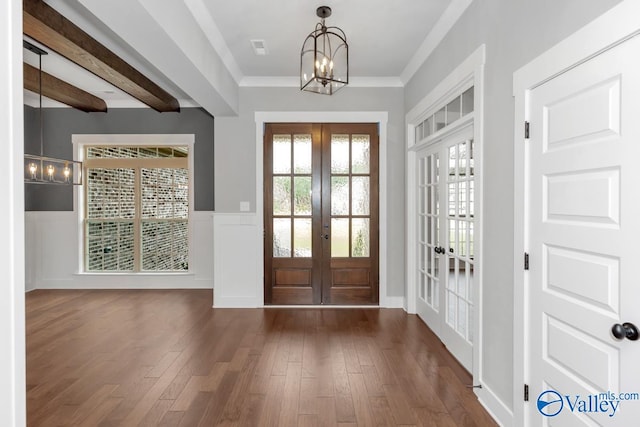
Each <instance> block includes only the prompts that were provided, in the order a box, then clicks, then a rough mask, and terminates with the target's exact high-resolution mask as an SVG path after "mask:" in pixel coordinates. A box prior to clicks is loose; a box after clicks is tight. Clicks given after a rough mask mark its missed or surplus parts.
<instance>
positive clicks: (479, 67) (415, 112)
mask: <svg viewBox="0 0 640 427" xmlns="http://www.w3.org/2000/svg"><path fill="white" fill-rule="evenodd" d="M485 62H486V47H485V45H484V44H483V45H481V46H480V47H478V48H477V49H476V50H475V51H474V52H473V53H472V54H471V55H469V56H468V57H467V58H466V59H465V60H464V61H463V62H462V63H461V64H460V65H459V66H458V67H456V68H455V69H454V70H453V71H452V72H451V73H449V74H448V75H447V77H445V78H444V79H443V80H442V81H441V82H440V83H439V84H438V85H437V86H436V87H435V88H434V89H433V90H432V91H431V92H430V93H429V94H427V96H425V97H424V98H423V99H422V100H420V102H418V104H417V105H416V106H415V107H414V108H412V109H411V111H409V112H408V113H407V114H406V116H405V123H406V128H405V129H406V133H407V137H406V138H407V161H406V165H407V172H406V173H407V175H406V180H407V205H406V209H407V211H406V221H407V242H406V244H407V247H406V254H407V266H406V267H407V270H406V280H407V294H406V299H407V305H406V309H407V312H409V313H416V303H417V300H416V298H417V274H416V272H417V266H416V260H417V256H418V255H417V234H416V233H417V230H416V222H417V218H416V217H417V215H416V212H417V211H416V206H417V200H416V192H417V185H418V182H417V171H416V158H417V156H416V151H417V150H419V149H421V148H424V147H426V146H428V145H431V144H436V143H437V142H439V141H441V140H442V139H444V138H445V137H447V136H448V135H451V134H452V133H453V132H456V131H458V130H460V129H462V128H463V127H465V126H469V125H470V124H472V125H473V138H474V145H475V156H476V159H475V187H474V189H475V203H476V207H475V229H474V233H475V236H474V237H475V241H476V246H475V249H474V250H475V266H474V267H475V272H476V275H477V280H476V289H475V295H474V307H475V310H474V319H473V324H474V332H473V336H474V344H473V368H472V372H471V374H472V376H473V384H481V385H482V388H474V392H475V393H476V395H477V396H478V399H479V400H480V401H481V403H482V404H483V405H484V406H485V407H486V408H487V409H488V410H489V411H490V412H491V413H493V414H496V415H498V414H502V413H503V412H508V411H509V409H508V408H507V407H506V406H505V405H504V404H503V403H502V402H501V401H500V400H499V399H498V398H497V397H496V395H495V394H494V393H493V392H492V391H491V390H490V388H488V387H487V385H486V384H485V383H484V380H483V375H482V354H483V352H482V343H483V338H482V332H483V329H482V310H483V303H482V282H483V281H482V277H483V273H482V272H483V257H482V253H483V238H482V231H483V215H482V209H483V203H482V189H483V151H484V144H483V134H484V132H483V122H484V65H485ZM471 86H473V87H474V107H473V113H469V114H467V115H465V116H463V117H461V118H460V119H459V120H457V121H455V122H453V123H452V124H451V125H449V126H446V127H444V128H443V129H441V130H439V131H437V132H435V133H434V134H432V135H430V136H429V137H427V138H424V139H423V140H421V141H416V139H415V129H416V126H418V125H419V124H420V123H422V122H423V121H424V120H425V119H426V118H427V117H429V116H430V115H432V114H433V113H434V112H436V111H438V109H440V108H441V107H442V106H444V105H447V103H448V102H450V101H451V100H452V99H453V98H455V97H456V96H459V95H460V94H462V93H463V92H464V91H465V90H466V89H468V88H469V87H471ZM498 419H499V418H498Z"/></svg>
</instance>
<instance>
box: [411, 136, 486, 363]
mask: <svg viewBox="0 0 640 427" xmlns="http://www.w3.org/2000/svg"><path fill="white" fill-rule="evenodd" d="M417 162H418V164H417V168H416V170H417V173H418V177H417V178H418V180H417V182H418V187H417V191H418V194H417V198H416V200H418V203H417V205H418V206H417V209H418V212H417V214H418V215H417V221H418V224H417V228H416V229H417V230H418V248H417V256H418V263H417V266H418V271H417V275H418V277H417V279H418V286H417V292H418V295H417V298H416V301H417V305H416V308H417V313H418V315H419V316H420V317H421V318H422V319H423V320H424V321H425V323H426V324H427V325H428V326H429V327H430V328H431V329H432V330H433V331H434V332H435V333H436V335H438V336H439V337H440V339H441V340H442V342H443V343H444V344H445V345H446V346H447V348H448V349H449V351H451V353H452V354H453V355H454V356H455V357H456V358H457V359H458V360H459V361H460V363H461V364H462V365H463V366H464V367H465V368H466V369H467V370H469V371H471V369H472V362H473V357H472V356H473V322H472V321H473V309H474V301H473V285H474V239H473V235H474V234H473V231H474V157H473V127H472V126H468V127H466V128H465V129H462V130H460V131H457V132H456V133H454V134H453V135H451V136H448V137H447V138H446V139H444V140H442V141H439V142H437V143H435V144H433V145H430V146H429V147H426V148H425V149H423V150H421V151H420V152H418V153H417Z"/></svg>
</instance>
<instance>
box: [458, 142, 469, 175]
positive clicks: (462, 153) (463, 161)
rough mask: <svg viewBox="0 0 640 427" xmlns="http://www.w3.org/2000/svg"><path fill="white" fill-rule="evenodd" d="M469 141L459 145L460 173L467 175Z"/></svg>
mask: <svg viewBox="0 0 640 427" xmlns="http://www.w3.org/2000/svg"><path fill="white" fill-rule="evenodd" d="M467 154H468V153H467V142H466V141H465V142H463V143H461V144H460V145H459V146H458V175H460V176H467Z"/></svg>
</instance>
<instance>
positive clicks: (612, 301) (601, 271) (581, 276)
mask: <svg viewBox="0 0 640 427" xmlns="http://www.w3.org/2000/svg"><path fill="white" fill-rule="evenodd" d="M545 248H546V280H545V287H546V288H547V289H549V290H552V291H555V292H559V293H561V294H562V295H564V296H566V297H568V298H570V299H572V300H573V301H574V302H575V303H577V304H581V305H585V304H586V305H587V306H589V307H588V308H590V309H594V308H595V309H604V310H605V311H607V312H610V313H614V314H617V313H618V310H619V288H620V261H619V259H617V258H613V257H608V256H604V255H598V254H591V253H587V252H582V251H579V250H575V249H566V248H557V247H550V246H545Z"/></svg>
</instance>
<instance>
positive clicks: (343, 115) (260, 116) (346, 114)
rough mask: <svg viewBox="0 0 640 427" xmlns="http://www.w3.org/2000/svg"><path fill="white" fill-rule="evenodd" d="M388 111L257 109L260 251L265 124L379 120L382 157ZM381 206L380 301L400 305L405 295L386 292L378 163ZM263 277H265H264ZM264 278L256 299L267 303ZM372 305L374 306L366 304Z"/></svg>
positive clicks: (382, 180) (383, 189)
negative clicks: (396, 295) (398, 295)
mask: <svg viewBox="0 0 640 427" xmlns="http://www.w3.org/2000/svg"><path fill="white" fill-rule="evenodd" d="M388 116H389V113H388V112H387V111H258V112H256V113H255V116H254V117H255V125H256V222H257V224H256V225H257V226H256V227H255V229H256V232H257V235H256V242H258V248H257V249H256V251H257V253H260V254H264V215H263V214H262V213H263V212H264V152H263V151H264V150H263V144H264V133H265V124H266V123H378V125H379V138H380V139H379V158H380V159H386V158H387V122H388ZM378 171H379V185H380V187H379V188H380V193H379V196H380V197H379V206H380V212H379V213H380V218H379V221H380V233H379V236H380V241H379V249H378V251H379V252H378V253H379V277H380V281H379V287H378V289H379V292H380V294H379V295H380V296H379V303H378V305H379V306H380V307H387V308H401V307H402V306H403V305H404V304H403V303H404V298H399V297H389V296H388V295H387V253H388V246H387V245H388V239H387V229H388V227H387V218H388V215H387V187H388V176H387V164H386V162H385V161H380V162H379V169H378ZM257 261H258V262H259V265H258V266H257V269H258V271H261V272H264V257H263V256H260V257H259V258H258V260H257ZM262 279H263V280H264V277H262ZM263 280H260V281H258V283H256V295H257V298H256V300H257V301H260V306H261V307H262V306H264V297H265V295H264V286H263ZM365 307H371V306H365Z"/></svg>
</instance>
